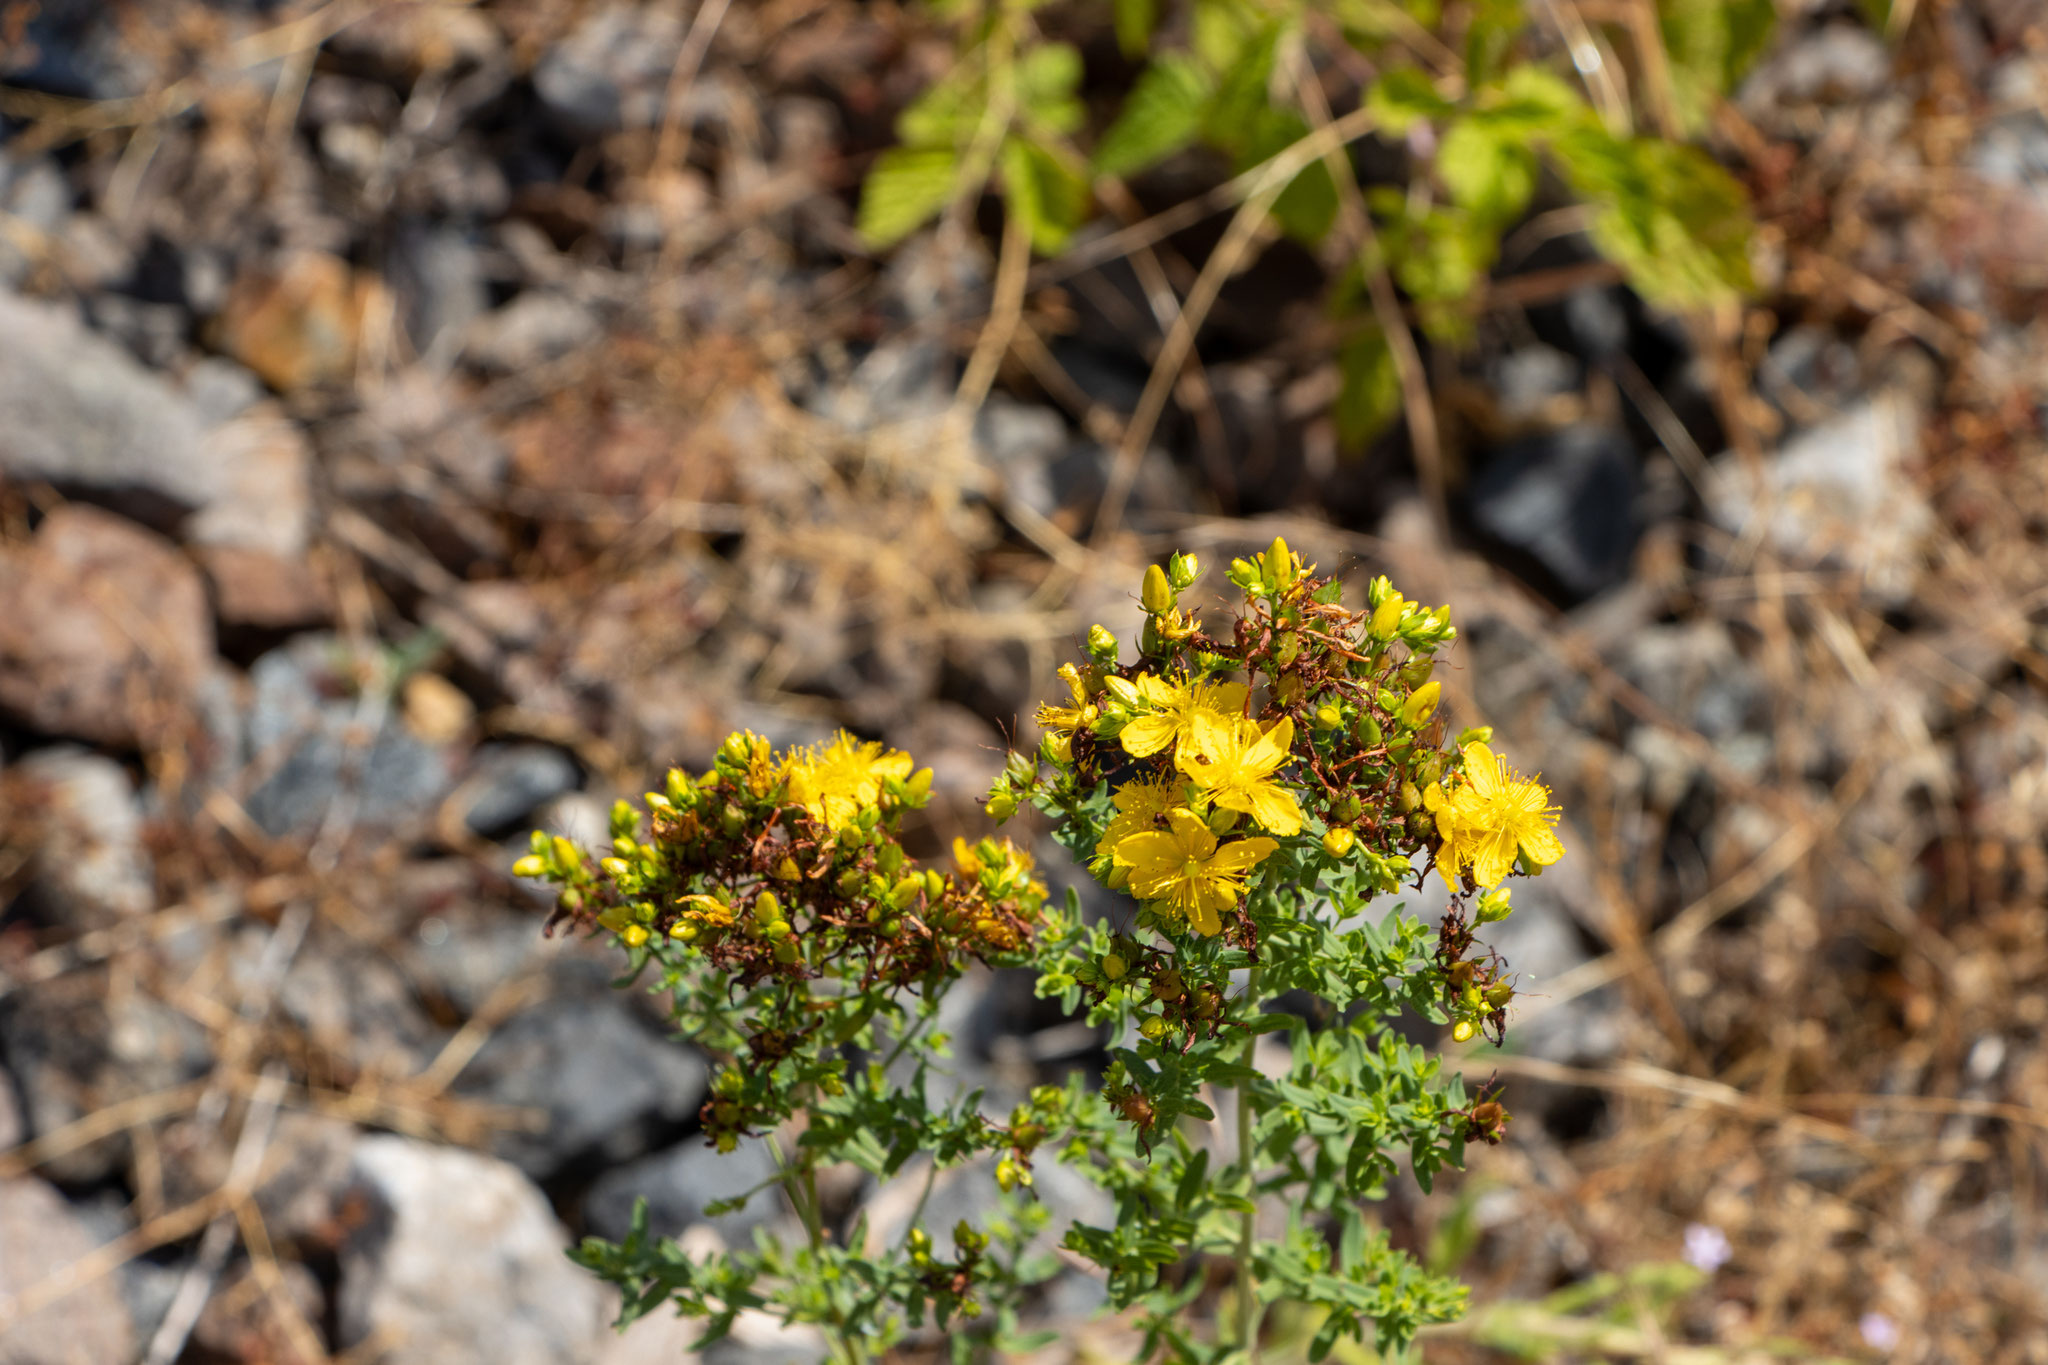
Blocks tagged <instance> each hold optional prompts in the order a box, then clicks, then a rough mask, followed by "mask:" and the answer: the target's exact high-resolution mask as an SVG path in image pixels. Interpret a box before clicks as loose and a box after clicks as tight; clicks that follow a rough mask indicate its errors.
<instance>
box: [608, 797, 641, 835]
mask: <svg viewBox="0 0 2048 1365" xmlns="http://www.w3.org/2000/svg"><path fill="white" fill-rule="evenodd" d="M638 828H640V812H639V811H636V810H634V809H633V803H632V802H630V801H628V800H627V799H626V798H625V797H623V796H622V797H620V798H619V799H618V800H616V801H614V802H612V818H611V834H612V837H613V838H614V839H616V838H618V837H619V836H620V835H622V834H631V833H632V832H633V831H634V830H636V829H638Z"/></svg>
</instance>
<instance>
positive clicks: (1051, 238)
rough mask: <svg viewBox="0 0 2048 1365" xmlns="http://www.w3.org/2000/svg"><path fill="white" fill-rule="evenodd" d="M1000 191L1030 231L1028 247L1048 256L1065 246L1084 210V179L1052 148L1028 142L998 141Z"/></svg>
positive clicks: (1086, 182) (1085, 213)
mask: <svg viewBox="0 0 2048 1365" xmlns="http://www.w3.org/2000/svg"><path fill="white" fill-rule="evenodd" d="M1002 165H1003V193H1004V194H1005V195H1006V196H1007V197H1008V199H1009V201H1010V203H1011V205H1012V206H1013V207H1014V208H1015V209H1016V211H1017V215H1018V217H1019V218H1021V219H1022V220H1023V222H1024V226H1025V227H1026V228H1027V229H1028V230H1029V231H1030V233H1031V245H1032V246H1034V247H1036V248H1037V249H1038V250H1039V251H1041V252H1043V253H1045V254H1047V255H1050V254H1052V253H1053V252H1056V251H1058V250H1059V249H1060V248H1061V247H1063V246H1065V245H1066V244H1067V238H1068V237H1070V236H1072V235H1073V232H1074V229H1075V228H1077V227H1079V226H1080V225H1081V220H1082V218H1083V217H1085V216H1086V215H1087V212H1088V178H1087V177H1086V176H1085V175H1083V174H1082V173H1081V172H1080V170H1079V169H1078V168H1076V167H1074V166H1071V165H1069V164H1068V162H1067V160H1066V158H1065V157H1064V156H1062V155H1061V154H1060V153H1059V152H1058V151H1056V150H1054V149H1053V148H1050V147H1046V146H1044V145H1042V144H1040V143H1037V142H1033V141H1031V140H1030V139H1029V138H1022V137H1012V138H1009V139H1007V140H1006V141H1005V142H1004V143H1003V152H1002Z"/></svg>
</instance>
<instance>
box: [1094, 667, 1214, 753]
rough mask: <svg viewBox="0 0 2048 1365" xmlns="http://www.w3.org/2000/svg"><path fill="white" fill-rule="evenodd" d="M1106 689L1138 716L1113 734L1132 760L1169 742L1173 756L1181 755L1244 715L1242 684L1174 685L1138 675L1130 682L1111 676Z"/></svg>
mask: <svg viewBox="0 0 2048 1365" xmlns="http://www.w3.org/2000/svg"><path fill="white" fill-rule="evenodd" d="M1108 687H1109V689H1110V691H1111V692H1112V693H1113V694H1114V695H1115V696H1116V698H1117V700H1119V701H1121V702H1122V703H1123V704H1124V705H1126V706H1128V707H1130V708H1131V709H1132V710H1134V711H1137V712H1139V713H1140V714H1139V715H1138V716H1137V718H1136V719H1134V720H1132V721H1131V722H1130V723H1129V724H1128V725H1126V726H1124V728H1123V732H1122V733H1121V734H1120V735H1119V736H1118V739H1119V740H1120V741H1121V742H1122V744H1123V746H1124V752H1125V753H1127V754H1129V755H1130V756H1131V757H1133V758H1150V757H1151V756H1152V755H1153V754H1156V753H1158V752H1159V751H1160V750H1161V749H1164V748H1165V747H1166V746H1167V745H1169V744H1171V745H1173V746H1174V752H1175V753H1176V754H1180V753H1186V752H1188V751H1189V750H1191V749H1193V748H1195V747H1198V746H1200V745H1201V744H1203V743H1205V742H1207V739H1208V736H1209V735H1210V734H1211V732H1212V731H1215V730H1219V729H1222V728H1223V727H1225V726H1227V725H1228V724H1229V723H1230V721H1231V720H1232V718H1234V717H1236V716H1238V715H1241V714H1242V713H1243V711H1244V698H1245V686H1244V684H1243V683H1234V682H1173V681H1171V680H1169V679H1166V678H1160V677H1155V676H1153V675H1152V674H1150V673H1141V674H1139V675H1138V677H1137V678H1136V679H1135V680H1132V681H1126V680H1124V679H1122V678H1112V679H1110V680H1109V683H1108Z"/></svg>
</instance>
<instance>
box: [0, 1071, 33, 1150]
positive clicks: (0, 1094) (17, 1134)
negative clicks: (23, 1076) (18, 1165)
mask: <svg viewBox="0 0 2048 1365" xmlns="http://www.w3.org/2000/svg"><path fill="white" fill-rule="evenodd" d="M27 1140H28V1125H27V1124H25V1123H23V1122H22V1121H21V1101H20V1100H18V1099H16V1098H15V1097H14V1077H12V1076H10V1075H8V1074H7V1073H6V1072H5V1071H0V1152H4V1151H7V1150H8V1149H10V1148H13V1147H19V1146H20V1145H21V1144H22V1143H24V1142H26V1141H27Z"/></svg>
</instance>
